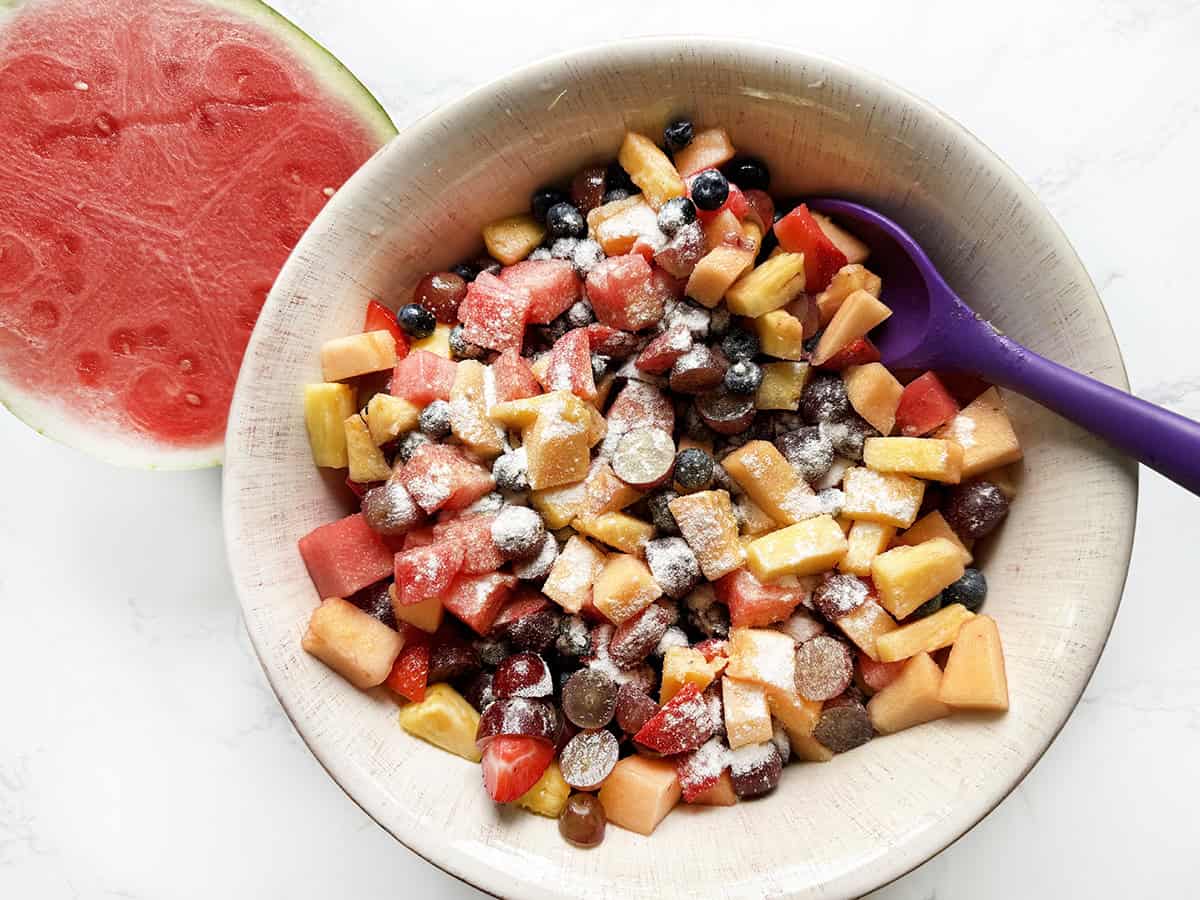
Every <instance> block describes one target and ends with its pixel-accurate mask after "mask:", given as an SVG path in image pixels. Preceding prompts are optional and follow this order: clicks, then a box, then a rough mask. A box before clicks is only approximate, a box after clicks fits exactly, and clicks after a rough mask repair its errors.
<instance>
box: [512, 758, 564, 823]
mask: <svg viewBox="0 0 1200 900" xmlns="http://www.w3.org/2000/svg"><path fill="white" fill-rule="evenodd" d="M570 796H571V786H570V785H569V784H567V780H566V779H565V778H563V776H562V769H560V768H559V767H558V762H557V761H555V760H551V762H550V765H548V766H547V767H546V771H545V772H543V773H542V777H541V778H539V779H538V780H537V781H536V782H534V785H533V787H531V788H530V789H529V790H527V791H526V792H525V793H524V794H522V795H521V796H520V797H518V798H517V800H516V804H517V806H520V807H521V808H522V809H527V810H529V811H530V812H532V813H537V814H538V815H539V816H548V817H549V818H551V819H557V818H558V817H559V816H560V815H562V811H563V810H564V809H566V808H567V798H568V797H570Z"/></svg>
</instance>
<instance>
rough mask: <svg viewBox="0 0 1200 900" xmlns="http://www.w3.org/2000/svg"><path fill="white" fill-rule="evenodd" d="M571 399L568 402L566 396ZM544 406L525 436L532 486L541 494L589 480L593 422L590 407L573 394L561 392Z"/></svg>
mask: <svg viewBox="0 0 1200 900" xmlns="http://www.w3.org/2000/svg"><path fill="white" fill-rule="evenodd" d="M564 393H565V394H566V396H567V397H570V398H571V400H572V401H574V402H571V401H568V400H567V399H566V398H565V397H563V396H562V395H563V394H564ZM550 396H551V398H552V399H551V400H550V401H549V402H547V403H545V404H543V405H542V406H541V408H540V409H539V411H538V416H537V419H536V421H534V423H533V425H531V426H530V427H529V428H528V429H526V431H525V433H524V444H523V445H522V446H524V448H525V457H526V462H527V465H528V473H529V486H530V487H531V488H532V489H533V490H535V491H540V490H542V489H544V488H550V487H558V486H560V485H564V484H572V483H573V482H576V481H582V480H583V479H584V478H586V477H587V473H588V467H589V466H590V464H591V461H592V457H591V453H590V448H591V444H589V443H588V440H589V438H590V437H591V429H592V424H593V423H592V419H591V415H590V414H589V413H588V411H587V404H585V403H584V402H583V401H582V400H580V399H579V398H578V397H576V396H575V395H574V394H571V393H568V392H564V391H558V392H556V393H555V394H552V395H550Z"/></svg>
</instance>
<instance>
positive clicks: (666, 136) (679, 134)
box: [663, 119, 696, 150]
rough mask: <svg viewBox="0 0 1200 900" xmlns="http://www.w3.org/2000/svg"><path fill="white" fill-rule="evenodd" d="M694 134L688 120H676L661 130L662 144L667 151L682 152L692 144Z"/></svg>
mask: <svg viewBox="0 0 1200 900" xmlns="http://www.w3.org/2000/svg"><path fill="white" fill-rule="evenodd" d="M695 133H696V129H695V128H693V127H692V123H691V120H690V119H676V120H675V121H674V122H672V123H671V124H670V125H668V126H667V127H666V128H664V129H663V143H664V144H666V145H667V149H668V150H682V149H683V148H684V147H686V146H687V145H688V144H690V143H691V142H692V138H693V137H694V136H695Z"/></svg>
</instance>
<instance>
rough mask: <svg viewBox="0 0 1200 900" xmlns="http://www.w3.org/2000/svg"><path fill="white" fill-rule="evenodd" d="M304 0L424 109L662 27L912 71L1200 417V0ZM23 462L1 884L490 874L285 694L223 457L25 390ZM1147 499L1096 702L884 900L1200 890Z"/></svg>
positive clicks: (4, 752) (1168, 538) (233, 886)
mask: <svg viewBox="0 0 1200 900" xmlns="http://www.w3.org/2000/svg"><path fill="white" fill-rule="evenodd" d="M277 5H278V6H279V7H280V9H281V10H282V11H283V12H285V13H286V14H288V15H290V16H292V17H293V18H294V19H295V20H296V21H297V22H298V23H299V24H300V25H301V26H302V27H303V28H305V29H306V30H307V31H309V32H311V33H312V34H314V35H316V36H318V37H319V38H320V39H321V40H322V41H323V42H324V43H325V44H326V45H327V46H329V47H330V49H332V50H333V51H334V52H335V53H336V54H337V55H339V56H340V57H341V59H342V60H344V61H345V62H346V63H347V64H348V65H349V66H350V68H351V69H353V70H354V71H355V72H357V74H358V75H359V76H360V77H361V78H362V80H363V81H364V82H365V83H366V84H367V85H368V87H370V88H371V89H372V90H373V91H375V93H376V94H377V95H378V96H379V97H380V99H381V100H382V102H383V103H384V105H385V106H386V107H387V108H388V110H389V111H390V112H391V114H392V115H393V117H394V118H395V120H396V122H397V124H398V125H401V126H403V125H404V124H406V123H408V122H410V121H412V120H413V119H414V118H416V117H417V116H419V115H421V114H422V113H424V112H426V111H428V110H430V109H432V108H433V107H435V106H437V105H438V104H440V103H442V102H444V101H447V100H450V99H452V98H454V97H456V96H457V95H459V94H461V93H463V92H464V91H466V90H468V89H469V88H471V87H473V86H475V85H477V84H480V83H482V82H484V81H485V80H487V79H490V78H492V77H494V76H497V75H500V74H502V73H503V72H505V71H506V70H508V69H510V68H512V67H514V66H516V65H519V64H522V63H524V62H527V61H529V60H533V59H535V58H537V57H539V56H542V55H545V54H546V53H549V52H553V51H556V50H559V49H563V48H568V47H573V46H578V45H582V44H587V43H593V42H597V41H601V40H607V39H618V38H622V37H628V36H633V35H639V34H661V33H667V32H681V31H682V32H693V33H714V34H722V35H729V36H740V37H757V38H763V39H770V40H776V41H783V42H787V43H791V44H794V45H796V46H800V47H803V48H804V49H807V50H813V51H817V52H821V53H825V54H828V55H831V56H835V57H840V58H842V59H845V60H848V61H851V62H854V63H858V64H861V65H863V66H866V67H868V68H870V69H872V70H874V71H876V72H880V73H883V74H885V75H887V76H888V77H890V78H891V79H892V80H894V81H896V82H897V83H899V84H901V85H904V86H906V87H908V88H909V89H911V90H913V91H915V92H916V93H918V94H921V95H923V96H925V97H926V98H928V99H929V100H931V101H932V102H934V103H935V104H936V105H938V106H940V107H941V108H942V109H944V110H946V111H947V112H948V113H950V114H951V115H952V116H954V117H956V118H957V119H958V120H959V121H961V122H963V123H964V124H965V125H966V126H967V127H968V128H970V129H971V130H972V131H974V132H975V133H976V134H977V135H979V137H980V138H982V139H983V141H984V142H985V143H987V144H988V145H990V146H991V147H992V148H993V149H994V150H995V151H996V152H997V153H999V154H1000V155H1001V156H1002V157H1004V158H1005V159H1006V160H1008V162H1009V163H1010V164H1011V165H1012V166H1013V167H1014V168H1015V169H1016V171H1017V172H1018V173H1019V174H1020V175H1021V176H1022V177H1023V178H1025V179H1026V180H1027V181H1028V182H1029V183H1030V184H1031V185H1032V186H1033V188H1034V189H1035V191H1036V192H1037V193H1038V194H1039V195H1040V196H1041V198H1042V199H1043V200H1044V201H1045V203H1046V204H1047V205H1048V206H1049V207H1050V209H1051V211H1052V212H1053V213H1054V215H1055V216H1057V217H1058V220H1059V221H1060V222H1061V224H1062V225H1063V227H1064V228H1065V230H1066V232H1067V233H1068V234H1069V235H1070V236H1071V239H1072V240H1073V241H1074V243H1075V246H1076V247H1077V248H1078V250H1079V253H1080V255H1081V256H1082V258H1083V260H1084V263H1085V264H1086V265H1087V267H1088V269H1089V271H1090V272H1091V274H1092V277H1093V278H1094V279H1095V282H1096V284H1097V286H1098V287H1099V289H1100V291H1101V293H1102V295H1103V297H1104V301H1105V303H1106V304H1107V307H1108V310H1109V314H1110V316H1111V317H1112V320H1113V324H1114V327H1115V328H1116V331H1117V335H1118V337H1119V338H1120V341H1121V345H1122V348H1123V349H1124V352H1125V355H1126V361H1127V364H1128V367H1129V372H1130V379H1131V381H1132V384H1133V389H1134V391H1135V392H1136V393H1137V394H1139V395H1140V396H1142V397H1145V398H1147V399H1149V400H1153V401H1155V402H1157V403H1162V404H1165V405H1167V406H1169V407H1170V408H1172V409H1174V410H1176V411H1178V412H1181V413H1184V414H1186V415H1191V416H1193V417H1198V418H1200V366H1198V365H1197V363H1196V359H1197V352H1196V351H1195V350H1194V349H1192V348H1185V347H1184V346H1183V341H1184V340H1185V339H1186V338H1185V336H1190V335H1196V334H1198V333H1200V304H1198V303H1197V302H1196V298H1195V290H1194V280H1195V278H1194V274H1193V273H1192V272H1191V265H1192V263H1193V260H1192V257H1191V254H1192V253H1193V252H1194V249H1192V250H1189V247H1190V245H1191V241H1192V240H1194V239H1195V236H1196V235H1197V234H1200V204H1198V203H1196V202H1194V198H1196V197H1197V190H1196V188H1197V177H1196V169H1195V165H1196V159H1197V158H1198V157H1200V115H1198V113H1200V95H1197V93H1196V89H1195V87H1196V85H1197V84H1198V83H1200V56H1198V55H1197V54H1196V52H1195V48H1196V46H1197V45H1198V44H1200V4H1198V3H1196V2H1194V0H1140V2H1118V0H1063V2H1059V3H1047V2H1044V0H1043V2H1037V3H1025V2H1014V3H1009V4H1004V5H1002V6H995V7H989V8H988V9H986V10H984V9H982V8H980V7H977V6H974V5H972V4H963V3H954V2H944V0H930V2H925V3H921V4H911V5H909V4H902V3H895V2H884V0H860V2H858V3H855V4H851V5H847V4H811V3H806V4H798V3H795V2H794V0H788V2H779V3H776V2H766V0H760V2H758V3H754V4H748V5H742V6H740V7H734V8H733V9H732V10H731V8H730V7H728V6H725V5H720V6H719V5H717V4H715V3H711V2H707V0H692V2H690V3H687V4H683V3H674V2H661V3H655V4H650V3H646V2H644V0H643V2H627V0H617V2H610V3H608V4H606V5H605V6H603V7H597V8H590V7H587V8H585V7H582V6H578V5H575V4H568V3H563V2H561V0H560V2H557V3H549V2H543V0H529V2H525V3H522V4H519V5H513V4H495V5H492V4H488V5H484V4H479V3H476V2H470V0H440V2H438V3H436V4H398V3H394V2H388V0H357V2H355V3H354V4H352V5H351V4H347V3H345V2H344V0H281V2H279V3H278V4H277ZM351 6H352V7H353V9H352V11H348V8H349V7H351ZM417 6H419V7H420V8H408V7H417ZM518 7H519V10H518ZM731 12H732V13H733V16H732V17H731V16H730V13H731ZM514 17H516V18H514ZM1188 198H1193V202H1187V200H1188ZM1181 201H1182V202H1181ZM1181 254H1182V256H1181ZM0 463H2V465H0V493H2V495H3V496H4V497H5V498H6V500H5V504H4V506H5V510H6V511H5V513H4V514H3V515H0V648H2V650H0V684H2V685H3V688H2V689H0V696H2V697H3V704H2V714H0V896H4V897H12V898H14V900H15V898H39V900H40V898H46V900H57V898H71V897H86V898H92V897H123V898H139V900H140V898H146V900H151V898H153V900H163V898H208V897H282V896H287V897H290V898H293V900H306V898H314V900H315V898H325V897H343V896H344V897H355V898H359V900H372V898H381V900H382V898H390V897H396V896H409V897H422V898H462V897H468V896H480V895H479V894H478V893H477V892H475V891H473V890H472V889H470V888H469V887H466V886H465V885H463V884H461V883H459V882H457V881H455V880H454V879H452V878H450V877H448V876H446V875H444V874H442V873H441V872H439V871H438V870H436V869H434V868H433V867H432V866H430V865H428V864H426V863H425V862H423V861H422V860H420V859H419V858H417V857H416V856H414V855H413V854H411V853H410V852H409V851H407V850H405V849H404V848H403V847H402V846H401V845H399V844H398V843H397V842H396V841H394V840H393V839H392V838H391V837H390V836H389V835H387V834H386V833H385V832H384V831H382V830H381V829H380V828H378V827H377V826H376V825H375V824H374V823H373V822H371V821H370V820H369V819H368V818H367V817H366V816H365V815H364V814H363V813H362V812H361V811H360V810H359V809H358V807H356V806H355V805H354V804H353V803H352V802H351V801H350V800H349V799H347V798H346V796H345V795H344V794H343V793H342V792H341V790H340V789H339V788H338V787H337V786H336V785H335V784H334V783H333V782H332V781H331V780H330V779H329V778H328V777H327V776H326V775H325V773H324V771H323V770H322V769H321V767H320V766H319V765H318V764H317V762H316V760H315V759H314V758H313V757H312V756H311V755H310V754H309V752H308V751H307V750H306V749H305V747H304V745H303V744H302V743H301V741H300V740H299V738H298V737H297V736H296V734H295V732H294V731H293V729H292V726H291V725H290V723H289V722H288V720H287V719H286V718H285V716H284V715H283V712H282V710H281V709H280V707H279V705H278V704H277V703H276V701H275V698H274V696H273V695H272V693H271V691H270V689H269V688H268V686H267V683H266V681H265V679H264V678H263V675H262V673H261V671H260V669H259V667H258V664H257V662H256V661H255V659H254V656H253V653H252V652H251V649H250V646H249V643H248V641H247V639H246V636H245V633H244V629H243V627H242V623H241V619H240V616H239V612H238V608H237V604H236V601H235V599H234V596H233V591H232V587H231V585H230V582H229V576H228V573H227V571H226V566H225V561H224V552H223V548H222V541H221V523H220V472H219V471H203V472H196V473H187V474H174V475H156V474H150V473H143V472H133V471H123V470H114V469H110V468H108V467H106V466H104V465H102V464H100V463H96V462H93V461H91V460H90V459H87V458H85V457H83V456H81V455H79V454H77V453H74V452H72V451H70V450H67V449H65V448H63V447H60V446H58V445H55V444H52V443H50V442H48V441H46V440H45V439H43V438H41V437H39V436H37V435H36V434H34V433H32V432H31V431H28V430H26V429H25V428H24V427H22V426H21V425H20V424H19V423H18V422H16V421H15V420H14V419H12V418H11V417H10V416H8V415H6V414H2V413H0ZM1141 490H1142V495H1141V504H1140V509H1139V512H1138V533H1137V542H1136V545H1135V548H1134V554H1133V564H1132V568H1131V570H1130V574H1129V582H1128V587H1127V589H1126V593H1125V600H1126V602H1125V605H1124V607H1123V609H1122V611H1121V614H1120V616H1119V617H1118V619H1117V624H1116V628H1115V630H1114V631H1113V634H1112V639H1111V641H1110V643H1109V646H1108V649H1107V650H1106V652H1105V654H1104V657H1103V659H1102V660H1101V662H1100V666H1099V668H1098V670H1097V672H1096V675H1095V677H1094V679H1093V681H1092V683H1091V686H1090V687H1089V689H1088V691H1087V693H1086V695H1085V696H1084V698H1083V701H1082V703H1081V705H1080V706H1079V708H1078V710H1077V711H1076V713H1075V715H1074V716H1073V717H1072V719H1071V720H1070V722H1069V723H1068V724H1067V726H1066V728H1065V729H1064V731H1063V732H1062V734H1061V736H1060V737H1059V738H1058V740H1057V741H1056V742H1055V743H1054V745H1053V746H1052V747H1051V749H1050V751H1049V752H1048V753H1047V754H1046V756H1045V758H1044V759H1043V761H1042V762H1041V763H1040V764H1039V765H1038V766H1037V767H1036V768H1035V769H1034V771H1033V772H1032V774H1031V775H1030V776H1029V777H1028V778H1027V779H1026V780H1025V782H1024V783H1023V784H1022V785H1021V786H1020V787H1019V788H1018V789H1017V790H1016V791H1015V792H1014V793H1013V794H1012V796H1011V797H1010V798H1009V799H1008V800H1007V801H1005V802H1004V803H1003V804H1002V805H1001V806H1000V807H999V808H998V809H997V810H996V811H995V812H994V813H992V815H990V816H989V817H988V818H987V819H986V820H985V821H984V822H983V823H982V824H981V825H979V826H978V827H977V828H975V829H974V830H973V831H972V832H970V833H969V834H968V835H967V836H965V837H964V838H963V839H962V840H960V841H959V842H958V843H957V844H955V845H954V846H952V847H951V848H949V849H948V850H946V851H945V852H944V853H942V854H941V855H939V856H938V857H936V858H935V859H933V860H931V861H930V862H928V863H927V864H925V865H924V866H922V867H921V868H919V869H918V870H916V871H915V872H913V873H912V874H910V875H908V876H906V877H905V878H903V879H901V880H900V881H898V882H896V883H895V884H893V885H891V886H889V887H887V888H885V889H883V890H881V891H880V892H879V893H878V894H877V895H875V896H878V897H880V898H887V900H910V898H911V900H916V898H933V897H936V896H941V897H964V896H970V897H972V898H975V900H990V898H1005V900H1007V898H1008V897H1010V896H1014V895H1016V896H1033V897H1054V896H1071V897H1079V896H1090V897H1109V896H1113V897H1115V896H1124V895H1137V896H1166V895H1173V894H1178V895H1180V896H1182V895H1184V894H1186V893H1189V892H1190V891H1191V889H1192V888H1193V886H1194V878H1195V876H1196V875H1197V874H1198V873H1200V862H1198V861H1197V857H1196V853H1195V826H1194V820H1193V810H1192V806H1193V802H1194V800H1195V798H1196V797H1200V767H1197V766H1196V764H1195V760H1196V756H1197V751H1198V750H1200V662H1197V655H1196V653H1195V650H1194V642H1195V641H1196V639H1197V637H1200V635H1198V634H1197V630H1196V629H1195V627H1194V625H1193V622H1192V620H1191V619H1190V618H1189V617H1188V616H1189V615H1190V613H1189V614H1188V615H1185V612H1186V611H1187V607H1188V606H1189V605H1191V604H1193V603H1194V601H1195V586H1194V583H1193V580H1192V579H1191V578H1187V577H1184V578H1181V577H1180V571H1179V570H1180V569H1181V568H1182V564H1183V562H1184V561H1186V560H1187V559H1188V558H1189V556H1190V554H1191V553H1194V552H1195V545H1196V543H1197V541H1198V540H1200V527H1197V525H1196V520H1195V519H1192V518H1191V516H1196V515H1198V514H1200V502H1198V501H1197V500H1196V499H1195V498H1192V497H1190V496H1189V495H1187V494H1185V493H1184V492H1183V491H1181V490H1179V489H1176V488H1175V487H1173V486H1172V485H1170V484H1169V483H1167V482H1166V481H1164V480H1163V479H1161V478H1159V477H1158V476H1156V475H1154V474H1153V473H1149V472H1146V471H1145V470H1143V477H1142V481H1141ZM18 510H19V511H20V513H19V514H17V512H16V511H18ZM601 852H602V851H601Z"/></svg>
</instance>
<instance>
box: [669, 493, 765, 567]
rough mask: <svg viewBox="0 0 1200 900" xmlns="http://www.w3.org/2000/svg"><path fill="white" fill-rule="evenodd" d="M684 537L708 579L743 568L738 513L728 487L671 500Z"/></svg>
mask: <svg viewBox="0 0 1200 900" xmlns="http://www.w3.org/2000/svg"><path fill="white" fill-rule="evenodd" d="M668 506H669V508H670V510H671V515H672V516H674V517H675V522H676V524H678V525H679V531H680V533H681V534H682V535H683V539H684V540H685V541H687V543H688V546H689V547H691V548H692V552H693V553H695V554H696V559H697V561H698V562H699V563H700V570H701V571H702V572H703V573H704V577H705V578H707V579H708V580H709V581H716V580H717V579H718V578H720V577H721V576H722V575H725V574H727V573H729V572H732V571H733V570H734V569H740V568H741V567H742V564H743V563H744V562H745V560H746V553H745V551H744V550H743V549H742V545H741V543H740V542H739V541H738V523H737V517H736V516H734V514H733V503H732V502H731V501H730V499H729V494H728V492H726V491H697V492H696V493H694V494H687V495H685V496H683V497H676V498H675V499H674V500H672V501H671V502H670V503H669V504H668Z"/></svg>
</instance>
